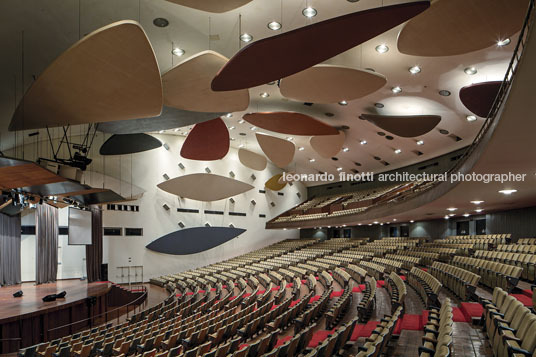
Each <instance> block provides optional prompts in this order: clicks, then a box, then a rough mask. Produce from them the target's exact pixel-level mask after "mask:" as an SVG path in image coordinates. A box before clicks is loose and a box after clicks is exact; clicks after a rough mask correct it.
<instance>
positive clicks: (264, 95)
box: [259, 92, 270, 98]
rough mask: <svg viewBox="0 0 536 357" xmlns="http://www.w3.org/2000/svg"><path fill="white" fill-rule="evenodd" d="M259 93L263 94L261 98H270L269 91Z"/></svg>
mask: <svg viewBox="0 0 536 357" xmlns="http://www.w3.org/2000/svg"><path fill="white" fill-rule="evenodd" d="M259 95H260V96H261V98H268V97H269V96H270V94H268V93H267V92H262V93H261V94H259Z"/></svg>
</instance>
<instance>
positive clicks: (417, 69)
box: [408, 66, 421, 74]
mask: <svg viewBox="0 0 536 357" xmlns="http://www.w3.org/2000/svg"><path fill="white" fill-rule="evenodd" d="M408 71H409V73H411V74H417V73H421V67H419V66H413V67H410V68H409V69H408Z"/></svg>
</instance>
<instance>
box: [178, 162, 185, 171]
mask: <svg viewBox="0 0 536 357" xmlns="http://www.w3.org/2000/svg"><path fill="white" fill-rule="evenodd" d="M179 167H180V168H181V170H184V165H183V164H182V162H179Z"/></svg>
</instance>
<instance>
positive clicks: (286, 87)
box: [279, 64, 387, 103]
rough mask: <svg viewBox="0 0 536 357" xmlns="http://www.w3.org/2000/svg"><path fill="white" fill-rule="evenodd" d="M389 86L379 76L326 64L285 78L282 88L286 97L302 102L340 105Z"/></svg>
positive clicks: (282, 92)
mask: <svg viewBox="0 0 536 357" xmlns="http://www.w3.org/2000/svg"><path fill="white" fill-rule="evenodd" d="M386 83H387V79H386V78H385V76H383V75H381V74H379V73H375V72H372V71H367V70H360V69H355V68H350V67H343V66H333V65H324V64H322V65H317V66H314V67H310V68H307V69H306V70H303V71H301V72H298V73H296V74H293V75H292V76H289V77H286V78H283V79H282V80H281V84H280V85H279V89H280V90H281V94H282V95H283V96H285V97H287V98H290V99H294V100H298V101H300V102H309V103H338V102H340V101H343V100H346V101H350V100H354V99H358V98H362V97H364V96H367V95H369V94H371V93H374V92H376V91H377V90H379V89H380V88H382V87H383V86H384V85H385V84H386Z"/></svg>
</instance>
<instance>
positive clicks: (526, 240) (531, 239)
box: [517, 238, 536, 245]
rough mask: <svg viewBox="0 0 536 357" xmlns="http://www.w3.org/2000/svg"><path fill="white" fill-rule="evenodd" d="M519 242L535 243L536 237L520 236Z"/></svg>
mask: <svg viewBox="0 0 536 357" xmlns="http://www.w3.org/2000/svg"><path fill="white" fill-rule="evenodd" d="M517 244H527V245H535V244H536V238H519V239H518V240H517Z"/></svg>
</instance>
